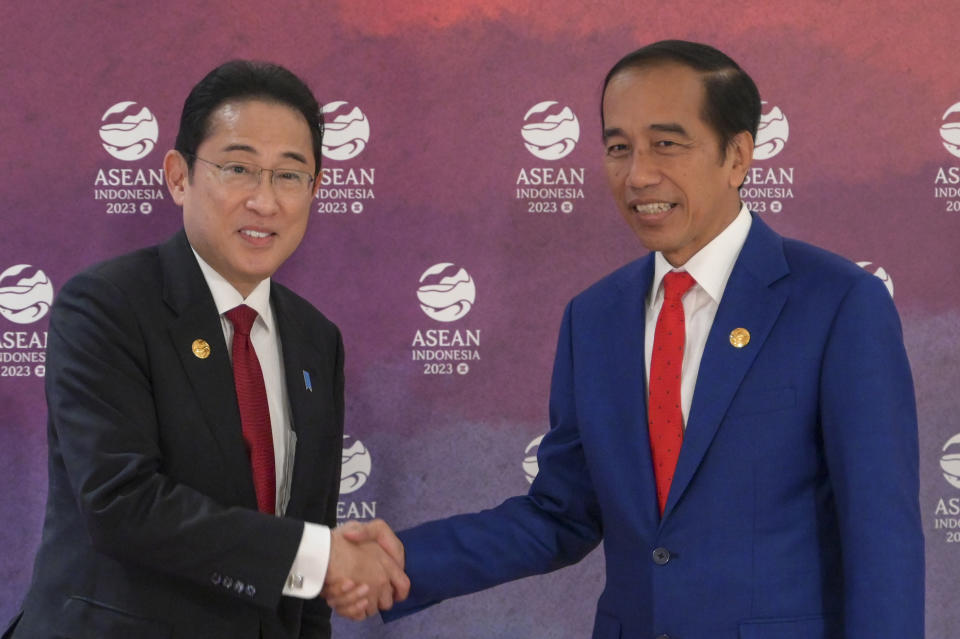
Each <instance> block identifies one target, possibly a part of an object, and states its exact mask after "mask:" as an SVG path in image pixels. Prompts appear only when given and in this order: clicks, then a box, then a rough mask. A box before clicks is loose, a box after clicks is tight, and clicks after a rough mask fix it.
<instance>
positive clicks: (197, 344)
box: [191, 339, 210, 359]
mask: <svg viewBox="0 0 960 639" xmlns="http://www.w3.org/2000/svg"><path fill="white" fill-rule="evenodd" d="M191 348H192V349H193V354H194V355H196V356H197V357H199V358H200V359H207V358H208V357H210V345H209V344H207V340H205V339H195V340H193V344H191Z"/></svg>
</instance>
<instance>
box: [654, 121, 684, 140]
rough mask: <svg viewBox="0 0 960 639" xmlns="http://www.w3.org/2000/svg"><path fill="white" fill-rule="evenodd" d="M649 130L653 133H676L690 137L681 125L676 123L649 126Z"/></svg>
mask: <svg viewBox="0 0 960 639" xmlns="http://www.w3.org/2000/svg"><path fill="white" fill-rule="evenodd" d="M650 129H651V130H653V131H662V132H664V133H677V134H679V135H682V136H684V137H690V134H689V133H687V130H686V129H685V128H683V126H682V125H680V124H677V123H676V122H668V123H666V124H651V125H650Z"/></svg>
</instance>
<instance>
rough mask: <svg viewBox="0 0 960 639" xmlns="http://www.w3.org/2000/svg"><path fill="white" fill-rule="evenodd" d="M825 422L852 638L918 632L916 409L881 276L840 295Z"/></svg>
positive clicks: (829, 350)
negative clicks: (844, 294) (840, 300)
mask: <svg viewBox="0 0 960 639" xmlns="http://www.w3.org/2000/svg"><path fill="white" fill-rule="evenodd" d="M820 392H821V420H822V422H821V425H822V432H823V439H824V448H825V451H826V459H827V466H828V469H829V475H830V481H831V484H832V487H833V492H834V495H835V499H836V507H837V513H838V518H839V522H840V530H841V553H842V557H843V575H844V591H845V593H844V594H845V601H844V620H845V621H844V623H845V629H846V632H845V636H847V637H873V638H876V639H883V638H887V637H889V638H891V639H892V638H894V637H922V636H923V628H924V625H923V610H924V603H923V599H924V551H923V532H922V526H921V521H920V512H919V501H918V496H919V472H918V465H919V463H918V443H917V415H916V406H915V401H914V393H913V380H912V377H911V374H910V366H909V363H908V361H907V355H906V352H905V350H904V346H903V336H902V333H901V327H900V321H899V318H898V316H897V312H896V310H895V308H894V306H893V302H892V301H891V299H890V296H889V294H888V293H887V291H886V289H885V288H884V286H883V284H882V283H881V282H880V281H879V280H878V279H877V278H875V277H872V276H869V277H863V278H860V279H859V280H858V281H857V283H856V284H855V285H854V286H853V287H852V288H851V290H850V291H849V292H848V294H847V295H846V297H845V298H844V300H843V301H842V303H841V305H840V307H839V309H838V312H837V315H836V317H835V319H834V323H833V328H832V331H831V335H830V339H829V342H828V343H827V346H826V353H825V358H824V361H823V369H822V376H821V387H820Z"/></svg>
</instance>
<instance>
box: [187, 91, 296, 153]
mask: <svg viewBox="0 0 960 639" xmlns="http://www.w3.org/2000/svg"><path fill="white" fill-rule="evenodd" d="M206 129H207V131H206V136H205V137H204V143H206V142H211V141H218V140H223V139H226V138H243V139H244V140H247V141H256V140H262V141H263V142H264V143H276V144H284V145H288V146H290V145H292V146H297V147H300V146H306V147H308V148H309V147H310V146H311V144H312V138H311V136H310V128H309V125H308V124H307V121H306V119H305V118H304V117H303V114H302V113H300V112H299V111H297V110H296V109H294V108H293V107H291V106H289V105H287V104H284V103H282V102H277V101H273V100H265V99H260V98H247V99H243V100H228V101H226V102H224V103H222V104H220V105H219V106H217V107H216V108H215V109H213V110H212V111H211V112H210V115H209V117H208V118H207V127H206Z"/></svg>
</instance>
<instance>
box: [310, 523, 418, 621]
mask: <svg viewBox="0 0 960 639" xmlns="http://www.w3.org/2000/svg"><path fill="white" fill-rule="evenodd" d="M403 566H404V552H403V544H402V543H401V542H400V540H399V539H397V536H396V535H395V534H394V533H393V531H392V530H391V529H390V526H388V525H387V523H386V522H385V521H383V520H382V519H374V520H373V521H371V522H369V523H366V524H362V523H360V522H357V521H351V522H347V523H345V524H343V525H342V526H338V527H337V528H335V529H333V530H332V531H331V533H330V563H329V566H328V568H327V577H326V580H325V581H324V585H323V590H322V591H321V593H320V595H321V596H322V597H323V598H324V599H326V600H327V604H328V605H329V606H330V607H331V608H333V609H334V610H335V611H336V612H337V614H339V615H341V616H343V617H346V618H348V619H353V620H355V621H360V620H361V619H365V618H366V617H368V616H370V615H374V614H376V613H377V610H378V609H379V610H389V609H390V608H391V607H392V606H393V603H394V602H395V601H403V600H404V599H406V598H407V594H408V593H409V592H410V579H409V578H407V575H406V574H405V573H404V572H403Z"/></svg>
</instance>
